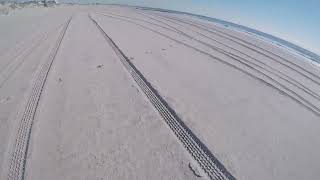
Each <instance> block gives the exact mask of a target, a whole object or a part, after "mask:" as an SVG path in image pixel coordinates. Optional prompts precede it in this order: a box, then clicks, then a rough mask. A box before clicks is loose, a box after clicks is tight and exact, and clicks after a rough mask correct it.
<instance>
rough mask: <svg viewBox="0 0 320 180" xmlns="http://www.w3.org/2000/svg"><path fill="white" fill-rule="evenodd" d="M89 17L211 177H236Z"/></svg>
mask: <svg viewBox="0 0 320 180" xmlns="http://www.w3.org/2000/svg"><path fill="white" fill-rule="evenodd" d="M89 18H90V19H91V20H92V21H93V23H94V24H95V25H96V26H97V28H98V29H99V30H100V31H101V33H102V35H103V36H104V38H105V39H106V40H107V42H108V43H109V45H110V46H111V47H112V48H113V50H114V51H115V53H116V54H117V56H118V57H119V59H120V61H121V62H122V64H123V65H124V66H125V68H126V69H127V71H128V72H129V73H130V74H131V76H132V77H133V79H134V80H135V82H136V83H137V84H138V85H139V87H140V88H141V89H142V91H143V92H144V94H145V95H146V96H147V98H148V99H149V100H150V102H151V104H152V105H153V106H154V107H155V108H156V109H157V110H158V112H159V114H160V115H161V116H162V118H163V119H164V120H165V122H166V123H167V124H168V126H169V127H170V128H171V130H172V131H173V132H174V133H175V135H176V136H177V138H178V139H179V140H180V142H181V143H182V144H183V146H184V147H185V148H186V149H187V151H188V152H189V153H190V154H191V156H192V157H193V158H194V159H195V160H196V161H197V162H198V163H199V165H200V167H201V168H202V169H203V170H204V172H205V173H206V174H207V175H208V176H209V177H210V179H218V180H222V179H235V178H234V177H233V176H232V175H231V174H230V173H229V172H228V171H227V170H226V168H225V167H224V166H223V165H222V164H221V163H220V162H219V161H218V160H217V159H216V158H215V157H214V156H213V155H212V153H211V152H210V151H209V150H208V149H207V148H206V146H205V145H204V144H203V143H201V141H200V140H199V139H198V138H197V137H196V136H195V135H194V134H193V133H192V132H191V130H190V129H189V128H188V127H187V126H186V125H185V124H184V123H183V121H182V120H181V119H179V117H178V116H177V115H176V113H175V112H174V110H173V109H172V108H170V107H169V105H168V104H167V103H166V102H165V101H164V100H163V99H162V97H161V96H160V95H159V93H158V92H157V91H156V90H155V89H153V87H152V86H151V84H150V83H149V82H148V81H147V80H146V79H145V78H144V76H143V75H142V74H141V73H140V71H139V70H138V69H137V68H136V67H135V66H134V65H133V64H132V62H131V61H130V60H129V59H128V58H127V57H126V56H125V55H124V54H123V52H122V51H121V50H120V49H119V47H118V46H117V45H116V44H115V43H114V41H113V40H112V39H111V38H110V37H109V36H108V35H107V34H106V33H105V32H104V30H103V29H102V28H101V26H100V25H99V24H98V22H97V21H96V20H94V19H93V18H92V17H91V16H89Z"/></svg>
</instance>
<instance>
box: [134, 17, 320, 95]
mask: <svg viewBox="0 0 320 180" xmlns="http://www.w3.org/2000/svg"><path fill="white" fill-rule="evenodd" d="M136 13H137V14H140V15H143V16H144V17H147V18H149V19H151V20H153V21H157V22H159V23H162V24H164V25H166V26H168V27H170V28H172V30H174V31H177V32H180V34H183V35H185V36H186V37H188V38H190V39H191V40H194V41H197V42H199V43H201V44H203V45H206V46H207V47H210V48H211V49H214V50H216V51H219V52H220V53H223V54H224V55H228V54H229V55H233V56H235V57H239V58H240V59H241V60H242V61H246V62H247V63H249V64H251V65H253V66H256V67H258V68H260V69H263V70H265V71H267V72H268V73H270V74H273V75H274V76H276V77H278V78H280V79H282V80H284V81H286V82H288V83H289V84H291V85H293V86H295V87H297V88H298V89H300V90H302V91H304V92H305V93H307V94H309V95H310V96H312V97H313V98H315V99H317V100H318V101H320V96H319V94H317V93H316V92H314V91H313V90H311V89H310V88H308V87H306V86H305V85H303V84H302V83H300V82H298V81H297V80H295V79H293V78H291V77H289V76H287V75H286V74H284V73H282V72H281V71H279V70H277V69H275V68H273V67H271V66H270V65H268V64H266V63H264V62H262V61H260V60H258V59H256V58H254V57H252V56H250V55H248V54H245V53H243V52H241V51H239V50H237V49H235V48H233V47H231V46H229V45H227V44H225V43H222V42H220V41H217V40H215V39H213V38H211V37H209V36H207V35H205V34H202V33H200V32H198V31H195V30H193V29H190V28H188V27H186V26H183V25H180V27H183V28H187V29H188V30H190V31H192V32H195V33H196V34H198V35H200V36H202V37H204V38H207V39H210V40H211V41H214V42H216V43H218V44H220V45H222V46H224V47H227V48H229V49H232V50H233V51H236V52H238V53H240V54H242V55H244V56H246V57H247V58H249V59H252V60H254V62H251V61H248V60H246V59H244V58H242V57H240V56H237V55H235V54H233V53H232V52H227V51H225V50H223V49H221V48H219V47H217V46H213V45H211V44H208V43H205V42H203V41H201V40H198V39H196V38H194V37H192V36H190V35H188V34H186V33H184V32H183V31H181V30H179V29H178V28H176V27H174V26H172V25H170V24H168V23H165V22H163V21H160V20H159V19H156V18H154V17H150V16H149V15H147V14H145V13H140V12H136ZM158 18H160V19H164V20H165V21H169V22H171V23H175V24H177V22H174V21H172V20H168V19H165V18H162V17H159V16H158ZM239 58H238V59H239ZM255 62H258V63H259V64H260V65H258V64H256V63H255ZM261 65H262V66H265V67H267V68H268V69H271V70H267V69H266V68H264V67H262V66H261ZM284 77H285V78H284Z"/></svg>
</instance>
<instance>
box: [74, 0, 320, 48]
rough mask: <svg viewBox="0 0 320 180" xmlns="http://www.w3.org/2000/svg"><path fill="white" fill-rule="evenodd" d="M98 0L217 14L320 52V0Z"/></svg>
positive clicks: (83, 0)
mask: <svg viewBox="0 0 320 180" xmlns="http://www.w3.org/2000/svg"><path fill="white" fill-rule="evenodd" d="M74 1H77V0H74ZM81 1H82V2H86V0H81ZM98 1H99V2H105V3H121V4H129V5H140V6H149V7H159V8H165V9H172V10H179V11H186V12H191V13H195V14H201V15H206V16H210V17H215V18H219V19H223V20H227V21H231V22H234V23H237V24H241V25H245V26H248V27H252V28H255V29H258V30H260V31H263V32H266V33H269V34H272V35H275V36H277V37H280V38H283V39H285V40H288V41H290V42H293V43H295V44H297V45H300V46H302V47H304V48H306V49H309V50H311V51H313V52H315V53H317V54H320V0H98Z"/></svg>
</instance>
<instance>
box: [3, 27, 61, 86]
mask: <svg viewBox="0 0 320 180" xmlns="http://www.w3.org/2000/svg"><path fill="white" fill-rule="evenodd" d="M64 24H65V23H63V24H61V25H59V26H58V27H57V28H54V30H53V31H50V32H46V33H44V34H42V36H41V37H40V38H39V40H37V41H36V42H35V43H34V44H32V45H31V46H30V47H28V48H27V49H24V50H23V51H22V52H20V53H19V54H17V55H16V56H14V58H12V59H11V60H9V62H8V63H7V64H5V65H4V66H3V67H2V69H1V70H0V88H2V87H3V86H4V84H5V83H6V82H7V81H8V79H10V77H11V76H12V75H13V74H14V73H15V72H16V70H18V69H19V67H20V66H21V65H22V64H23V63H24V62H25V60H26V57H28V56H29V55H30V54H31V53H32V52H33V51H34V50H35V49H36V48H38V47H39V46H40V45H41V43H42V42H44V41H46V40H47V39H48V38H49V35H50V34H51V33H53V32H56V31H57V30H58V29H59V28H61V27H62V26H63V25H64Z"/></svg>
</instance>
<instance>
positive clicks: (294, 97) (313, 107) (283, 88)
mask: <svg viewBox="0 0 320 180" xmlns="http://www.w3.org/2000/svg"><path fill="white" fill-rule="evenodd" d="M97 14H101V13H97ZM101 15H103V16H106V17H109V18H113V19H118V20H121V21H126V22H129V23H132V24H135V25H137V26H139V27H142V28H143V29H146V30H149V31H152V32H154V33H156V34H159V35H160V36H163V37H166V38H168V39H170V40H172V41H175V42H176V43H178V44H181V45H184V46H186V47H188V48H191V49H193V50H195V51H197V52H200V53H201V54H204V55H207V56H209V57H210V58H212V59H215V60H217V61H219V62H221V63H223V64H225V65H228V66H230V67H233V68H235V69H237V70H239V71H241V72H243V73H245V74H247V75H249V76H250V77H252V78H254V79H256V80H259V81H260V82H262V83H264V84H266V85H267V86H270V87H272V88H274V89H276V90H278V91H279V92H280V93H281V94H283V95H286V96H287V97H289V98H291V99H292V100H294V101H295V102H297V103H298V104H300V105H302V106H304V107H305V108H307V109H308V110H310V111H312V112H313V113H315V114H316V115H317V116H320V108H319V107H317V106H316V105H314V104H313V103H311V102H309V101H308V100H307V99H305V98H304V97H303V96H301V95H299V94H297V93H296V92H295V91H293V90H292V89H290V88H288V87H286V86H285V85H283V84H282V83H280V82H279V81H277V80H275V79H274V78H273V77H270V76H268V75H267V74H265V73H263V72H261V70H259V69H256V68H254V67H252V66H251V65H249V64H248V63H246V62H243V61H240V60H239V59H237V58H239V56H236V55H230V54H228V53H223V52H221V53H223V54H225V55H226V56H228V57H229V58H230V59H232V60H234V61H236V62H239V63H240V64H242V65H244V66H245V67H248V68H249V69H251V70H253V71H255V72H258V73H259V74H261V75H263V76H264V77H265V78H266V79H268V80H265V79H264V78H261V77H258V76H257V75H255V74H253V73H251V72H249V71H246V70H244V69H243V68H241V67H239V66H237V65H235V64H232V63H230V62H228V61H226V60H223V59H221V58H219V57H216V56H214V55H212V54H210V53H207V52H205V51H203V50H201V49H199V48H196V47H194V46H191V45H189V44H187V43H185V42H182V41H179V40H177V39H175V38H173V37H171V36H168V35H166V34H164V33H162V32H159V31H157V30H154V29H152V28H149V27H146V26H144V25H142V24H139V23H137V22H134V21H132V20H130V18H129V17H126V18H123V17H122V18H121V17H115V16H114V15H113V16H112V15H107V14H101ZM166 29H169V28H166ZM218 52H219V50H218ZM268 81H270V82H268Z"/></svg>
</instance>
